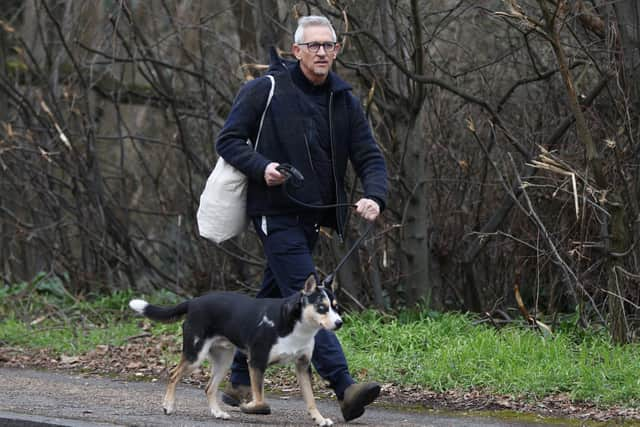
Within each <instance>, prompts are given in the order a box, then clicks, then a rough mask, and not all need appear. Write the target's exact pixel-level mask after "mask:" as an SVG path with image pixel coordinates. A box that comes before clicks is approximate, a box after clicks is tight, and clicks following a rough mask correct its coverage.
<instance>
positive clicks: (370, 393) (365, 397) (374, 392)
mask: <svg viewBox="0 0 640 427" xmlns="http://www.w3.org/2000/svg"><path fill="white" fill-rule="evenodd" d="M379 395H380V386H379V385H375V386H373V387H371V388H370V389H368V390H365V391H364V392H363V393H360V395H359V396H358V399H357V400H355V401H354V402H353V404H352V405H351V407H352V408H353V410H351V411H350V412H347V413H343V414H342V416H343V417H344V420H345V421H346V422H349V421H351V420H354V419H356V418H358V417H361V416H362V414H364V407H365V406H367V405H369V404H370V403H371V402H373V401H374V400H376V398H377V397H378V396H379Z"/></svg>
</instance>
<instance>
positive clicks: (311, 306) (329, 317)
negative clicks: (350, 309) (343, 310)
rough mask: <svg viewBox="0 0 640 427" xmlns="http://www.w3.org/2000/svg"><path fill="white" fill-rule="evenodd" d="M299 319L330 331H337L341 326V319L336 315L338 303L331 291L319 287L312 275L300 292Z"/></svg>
mask: <svg viewBox="0 0 640 427" xmlns="http://www.w3.org/2000/svg"><path fill="white" fill-rule="evenodd" d="M301 319H302V320H303V321H304V322H307V323H309V324H312V325H317V326H319V327H321V328H324V329H328V330H330V331H335V330H338V329H340V327H341V326H342V318H341V317H340V314H338V301H337V300H336V297H335V295H334V293H333V291H332V290H331V289H329V288H326V287H324V286H319V285H318V283H317V282H316V277H315V275H313V274H311V275H310V276H309V277H308V278H307V280H306V281H305V283H304V289H303V290H302V316H301Z"/></svg>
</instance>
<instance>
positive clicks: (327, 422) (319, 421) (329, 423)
mask: <svg viewBox="0 0 640 427" xmlns="http://www.w3.org/2000/svg"><path fill="white" fill-rule="evenodd" d="M315 422H316V424H318V425H319V426H332V425H333V421H331V420H330V419H329V418H320V419H317V420H315Z"/></svg>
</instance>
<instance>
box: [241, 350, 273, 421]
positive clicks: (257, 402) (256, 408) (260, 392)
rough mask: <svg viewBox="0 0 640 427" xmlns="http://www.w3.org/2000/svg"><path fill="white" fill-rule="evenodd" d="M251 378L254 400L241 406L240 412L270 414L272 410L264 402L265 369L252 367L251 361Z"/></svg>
mask: <svg viewBox="0 0 640 427" xmlns="http://www.w3.org/2000/svg"><path fill="white" fill-rule="evenodd" d="M249 377H250V378H251V394H252V396H253V400H252V401H251V402H249V403H243V404H242V405H240V410H241V411H242V412H244V413H245V414H260V415H268V414H270V413H271V408H270V407H269V405H267V403H266V402H265V401H264V369H259V368H256V367H255V366H251V361H249Z"/></svg>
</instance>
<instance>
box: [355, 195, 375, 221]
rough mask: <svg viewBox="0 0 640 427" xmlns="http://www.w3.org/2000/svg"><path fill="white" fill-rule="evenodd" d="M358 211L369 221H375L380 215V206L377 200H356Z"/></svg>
mask: <svg viewBox="0 0 640 427" xmlns="http://www.w3.org/2000/svg"><path fill="white" fill-rule="evenodd" d="M356 212H357V213H358V215H360V216H361V217H362V218H364V219H366V220H367V221H370V222H373V221H375V220H376V218H378V215H380V206H379V205H378V203H376V201H375V200H371V199H360V200H358V201H357V202H356Z"/></svg>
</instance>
